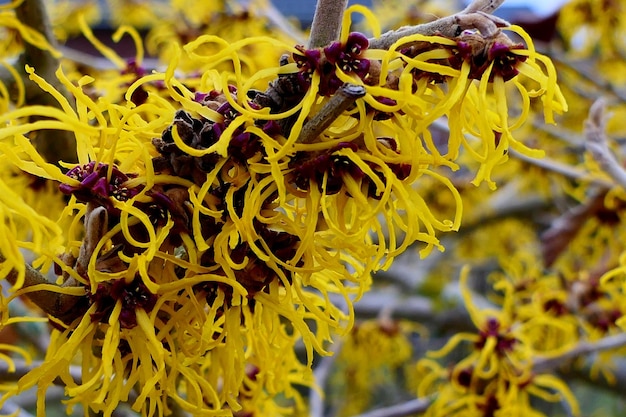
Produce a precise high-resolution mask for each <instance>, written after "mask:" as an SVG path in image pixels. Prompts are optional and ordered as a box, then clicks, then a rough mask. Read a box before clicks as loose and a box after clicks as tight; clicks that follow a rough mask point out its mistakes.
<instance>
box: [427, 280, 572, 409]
mask: <svg viewBox="0 0 626 417" xmlns="http://www.w3.org/2000/svg"><path fill="white" fill-rule="evenodd" d="M468 273H469V270H468V269H467V268H465V269H464V271H463V272H462V275H461V290H462V293H463V299H464V302H465V306H466V308H467V309H468V311H469V314H470V317H471V318H472V321H473V322H474V324H475V325H476V326H477V329H478V332H477V333H476V334H471V333H458V334H456V335H454V336H452V337H451V338H450V339H449V340H448V342H447V343H446V345H445V346H444V347H443V348H441V349H440V350H438V351H435V352H429V353H428V354H427V358H424V359H421V360H420V361H418V363H417V367H418V371H419V372H420V373H421V374H423V375H422V378H423V379H422V381H423V382H422V383H421V384H420V385H419V387H418V396H420V397H423V396H427V395H431V394H433V393H438V395H437V396H436V397H435V399H434V401H433V403H432V405H431V406H430V407H429V409H428V411H427V413H426V415H429V416H446V415H447V416H452V415H484V414H485V413H490V414H493V413H500V412H502V413H505V412H506V414H507V415H520V416H522V415H543V414H541V413H539V412H538V411H536V410H533V408H532V406H531V405H530V401H529V396H530V395H532V396H537V397H539V398H541V399H543V400H544V401H550V402H555V401H561V400H565V401H567V403H568V406H569V407H570V409H571V411H572V413H573V414H574V415H579V410H578V404H577V403H576V400H575V398H574V396H573V395H572V393H571V392H570V390H569V388H568V387H567V385H565V384H564V383H563V382H562V381H560V380H559V379H558V378H556V377H554V376H552V375H543V374H539V375H536V374H535V373H534V372H533V367H532V365H533V355H534V354H536V351H535V349H534V346H535V344H534V343H533V339H534V338H535V337H536V335H535V334H534V333H535V332H537V333H538V334H541V335H544V334H546V332H548V333H549V332H550V331H551V327H554V328H555V329H558V328H559V326H558V324H553V323H552V322H551V320H549V319H546V318H543V317H541V314H539V315H535V316H533V317H532V318H530V319H528V320H526V321H521V322H518V321H517V320H516V313H515V306H516V304H514V303H515V300H514V298H513V296H512V295H513V293H512V289H513V287H512V286H509V285H501V286H500V288H499V289H500V290H502V291H503V293H504V300H503V302H504V304H503V306H502V310H500V311H498V310H495V309H483V310H478V308H477V307H476V306H475V305H474V304H473V302H472V295H471V292H470V291H469V289H468V288H467V277H468ZM461 342H470V343H471V344H472V345H471V347H470V353H469V354H468V355H467V356H465V357H464V358H463V359H461V360H458V361H455V363H454V364H453V365H452V367H451V369H450V370H445V369H444V368H442V367H441V366H440V365H439V364H438V363H437V362H436V361H434V360H433V359H438V358H443V357H446V356H448V355H449V354H450V353H451V352H452V351H453V350H454V349H456V348H457V347H458V346H459V345H460V343H461ZM562 348H563V347H562V346H558V347H554V348H553V349H555V350H553V351H551V352H542V353H543V354H544V355H551V354H558V353H559V352H560V351H561V349H562ZM544 388H548V389H549V390H550V391H552V390H554V391H556V393H552V392H550V391H546V390H545V389H544Z"/></svg>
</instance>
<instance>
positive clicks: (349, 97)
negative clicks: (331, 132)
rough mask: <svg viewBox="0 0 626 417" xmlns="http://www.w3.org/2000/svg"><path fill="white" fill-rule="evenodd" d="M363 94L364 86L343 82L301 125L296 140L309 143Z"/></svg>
mask: <svg viewBox="0 0 626 417" xmlns="http://www.w3.org/2000/svg"><path fill="white" fill-rule="evenodd" d="M364 95H365V88H364V87H363V86H361V85H356V84H347V83H346V84H344V85H343V86H341V88H339V90H337V92H336V93H335V95H334V96H332V97H331V98H330V100H328V102H327V103H326V104H325V105H324V107H322V108H321V110H320V111H319V112H318V113H317V114H316V115H315V116H313V117H312V118H311V119H310V120H309V121H308V122H306V124H305V125H304V126H303V127H302V131H301V132H300V136H299V137H298V142H300V143H311V142H314V141H315V139H316V138H317V137H318V136H319V135H320V134H321V133H322V132H323V131H324V130H326V128H327V127H329V126H330V125H331V124H332V122H334V121H335V119H337V117H339V116H340V115H341V114H342V113H343V112H344V111H345V110H347V109H348V108H350V106H351V105H353V104H354V102H355V101H356V100H357V99H359V98H361V97H363V96H364Z"/></svg>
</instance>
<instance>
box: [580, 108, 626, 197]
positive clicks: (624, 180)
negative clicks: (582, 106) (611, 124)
mask: <svg viewBox="0 0 626 417" xmlns="http://www.w3.org/2000/svg"><path fill="white" fill-rule="evenodd" d="M605 107H606V105H605V102H604V100H603V99H598V100H596V102H595V103H593V105H592V106H591V108H590V109H589V117H588V118H587V120H585V139H586V142H585V147H586V148H587V150H588V151H589V153H591V155H592V156H593V159H595V160H596V162H597V163H598V164H599V165H600V167H601V168H602V170H603V171H604V172H606V173H607V174H608V175H609V176H610V177H611V178H613V179H614V180H615V182H616V183H617V184H618V185H620V186H622V187H623V188H626V170H624V168H623V167H622V165H621V164H620V162H619V161H618V160H617V159H616V158H615V155H614V154H613V153H612V152H611V150H610V149H609V145H608V138H607V137H606V134H605V133H604V132H605V128H606V119H607V114H606V111H605V110H606V108H605Z"/></svg>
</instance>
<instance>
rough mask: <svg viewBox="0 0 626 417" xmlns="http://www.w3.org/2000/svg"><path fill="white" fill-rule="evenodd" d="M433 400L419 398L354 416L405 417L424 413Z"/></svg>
mask: <svg viewBox="0 0 626 417" xmlns="http://www.w3.org/2000/svg"><path fill="white" fill-rule="evenodd" d="M431 402H432V400H431V399H430V398H417V399H415V400H410V401H407V402H405V403H402V404H396V405H392V406H391V407H385V408H379V409H377V410H373V411H369V412H367V413H363V414H359V415H358V416H354V417H405V416H410V415H413V414H419V413H423V412H424V411H426V410H427V409H428V407H429V406H430V403H431Z"/></svg>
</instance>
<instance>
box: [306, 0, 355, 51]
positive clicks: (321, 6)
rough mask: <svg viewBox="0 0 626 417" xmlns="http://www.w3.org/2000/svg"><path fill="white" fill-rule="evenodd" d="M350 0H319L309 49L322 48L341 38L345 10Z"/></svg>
mask: <svg viewBox="0 0 626 417" xmlns="http://www.w3.org/2000/svg"><path fill="white" fill-rule="evenodd" d="M347 6H348V0H317V5H316V6H315V15H314V16H313V24H312V25H311V34H310V35H309V45H308V48H309V49H313V48H320V47H323V46H326V45H328V44H330V43H331V42H334V41H336V40H337V39H339V34H340V33H341V21H342V19H343V12H344V11H345V10H346V7H347Z"/></svg>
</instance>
